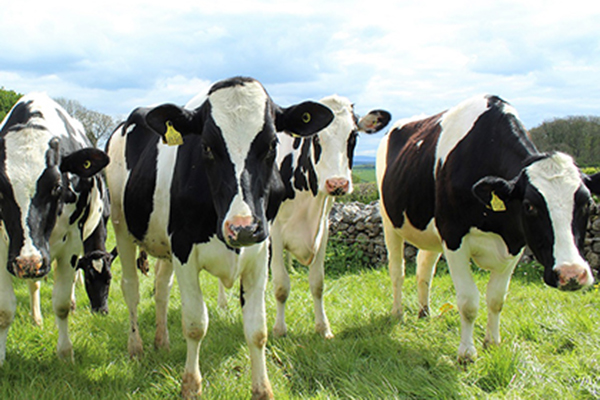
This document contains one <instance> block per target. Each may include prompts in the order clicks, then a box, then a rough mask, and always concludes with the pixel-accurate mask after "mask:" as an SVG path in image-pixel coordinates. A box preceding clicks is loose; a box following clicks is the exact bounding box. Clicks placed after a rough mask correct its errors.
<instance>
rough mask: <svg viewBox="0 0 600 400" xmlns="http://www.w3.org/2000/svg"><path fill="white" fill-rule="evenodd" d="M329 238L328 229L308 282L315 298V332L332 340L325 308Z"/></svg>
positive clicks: (312, 265)
mask: <svg viewBox="0 0 600 400" xmlns="http://www.w3.org/2000/svg"><path fill="white" fill-rule="evenodd" d="M327 238H328V234H327V228H325V229H324V233H323V236H322V239H321V244H320V246H319V251H318V252H317V254H316V255H315V258H314V260H313V262H312V263H311V264H310V266H309V270H308V281H309V284H310V292H311V294H312V297H313V303H314V308H315V330H316V331H317V333H319V334H321V336H323V337H324V338H325V339H331V338H333V333H332V332H331V327H330V326H329V320H328V319H327V315H326V314H325V306H324V304H323V289H324V283H323V282H324V278H325V269H324V262H325V249H326V247H327Z"/></svg>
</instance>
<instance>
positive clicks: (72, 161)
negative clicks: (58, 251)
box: [0, 126, 108, 278]
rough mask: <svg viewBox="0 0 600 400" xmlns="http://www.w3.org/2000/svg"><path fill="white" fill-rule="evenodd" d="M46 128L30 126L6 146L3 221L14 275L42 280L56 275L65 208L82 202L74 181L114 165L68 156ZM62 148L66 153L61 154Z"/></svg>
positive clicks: (0, 148)
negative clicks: (55, 238) (56, 240)
mask: <svg viewBox="0 0 600 400" xmlns="http://www.w3.org/2000/svg"><path fill="white" fill-rule="evenodd" d="M48 137H49V136H48V132H47V130H46V128H44V127H39V126H25V127H22V129H14V130H10V131H9V132H8V133H7V134H5V135H4V137H3V138H2V139H1V140H0V159H2V161H3V165H2V168H0V219H1V220H2V222H3V224H4V228H5V230H6V234H7V236H8V241H9V251H8V260H7V261H8V265H7V268H8V271H9V272H10V273H12V274H13V275H15V276H17V277H20V278H40V277H43V276H45V275H46V274H47V273H48V272H49V270H50V244H49V240H50V234H51V233H52V230H53V229H54V226H55V223H56V220H57V216H58V215H59V214H60V213H61V211H62V208H63V205H64V204H65V203H68V202H74V201H75V200H76V197H77V196H76V194H75V193H74V192H73V187H72V186H73V185H72V182H71V179H72V177H73V176H78V179H87V178H90V177H92V176H93V175H94V174H96V173H97V172H98V171H100V170H101V169H102V168H104V167H105V166H106V165H107V164H108V156H107V155H106V154H105V153H104V152H103V151H101V150H98V149H94V148H86V149H82V150H78V151H73V152H71V153H70V154H68V155H66V156H62V154H65V152H66V151H67V150H66V149H65V148H66V147H67V146H63V145H62V144H61V141H60V140H59V139H58V138H56V137H55V138H52V139H51V140H48ZM61 146H63V147H65V148H61Z"/></svg>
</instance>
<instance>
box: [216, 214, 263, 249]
mask: <svg viewBox="0 0 600 400" xmlns="http://www.w3.org/2000/svg"><path fill="white" fill-rule="evenodd" d="M224 227H225V241H226V242H227V244H228V245H230V246H232V247H244V246H250V245H253V244H256V243H259V242H262V241H263V240H265V239H266V237H267V235H266V233H265V230H264V229H263V227H262V224H261V223H260V222H256V221H255V220H254V218H252V217H239V216H236V217H233V218H232V219H230V220H227V221H225V224H224Z"/></svg>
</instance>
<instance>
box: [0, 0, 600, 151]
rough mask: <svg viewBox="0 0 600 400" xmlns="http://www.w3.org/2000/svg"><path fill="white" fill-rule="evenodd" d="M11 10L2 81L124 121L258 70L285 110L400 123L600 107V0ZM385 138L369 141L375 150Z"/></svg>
mask: <svg viewBox="0 0 600 400" xmlns="http://www.w3.org/2000/svg"><path fill="white" fill-rule="evenodd" d="M4 3H8V4H3V5H1V6H0V10H1V11H0V38H2V39H0V87H3V88H4V89H7V90H14V91H16V92H18V93H23V94H25V93H28V92H31V91H44V92H47V93H48V94H49V95H50V96H51V97H54V98H59V97H60V98H66V99H71V100H76V101H78V102H79V103H81V104H82V105H83V106H85V107H87V108H88V109H90V110H94V111H98V112H101V113H104V114H108V115H110V116H113V117H115V118H116V119H124V118H125V117H126V116H127V115H128V114H129V113H130V112H131V111H132V110H133V109H134V108H135V107H138V106H150V105H157V104H162V103H175V104H182V105H183V104H185V103H186V102H187V101H188V100H189V99H191V98H192V97H194V96H195V95H196V94H198V93H200V92H205V91H206V90H207V88H208V87H209V86H210V85H211V83H214V82H216V81H218V80H221V79H225V78H229V77H232V76H238V75H241V76H250V77H253V78H256V79H258V80H259V81H261V83H262V84H263V85H264V86H265V88H266V89H267V91H268V92H269V94H270V95H271V97H272V98H273V99H274V101H275V102H276V103H278V104H279V105H281V106H284V107H285V106H289V105H291V104H294V103H298V102H301V101H304V100H318V99H320V98H322V97H325V96H327V95H330V94H334V93H335V94H338V95H341V96H345V97H347V98H349V99H350V100H351V101H352V102H353V103H354V105H355V111H356V112H357V113H358V114H359V115H364V114H366V113H368V112H369V111H370V110H372V109H385V110H388V111H389V112H390V113H391V114H392V121H396V120H399V119H404V118H408V117H411V116H414V115H420V114H423V115H431V114H436V113H438V112H440V111H443V110H445V109H447V108H449V107H452V106H453V105H455V104H457V103H459V102H460V101H462V100H465V99H467V98H469V97H472V96H474V95H479V94H485V93H490V94H495V95H499V96H500V97H502V98H503V99H505V100H507V101H508V102H510V103H511V104H512V105H513V106H514V107H515V108H516V109H517V110H518V112H519V115H520V117H521V120H522V121H523V123H524V125H525V127H527V128H529V129H530V128H533V127H535V126H538V125H539V124H541V123H542V122H544V121H551V120H552V119H554V118H562V117H567V116H572V115H600V2H590V1H589V0H571V1H564V0H561V1H541V0H526V1H524V0H517V1H512V0H494V1H481V0H479V1H466V0H457V1H452V0H443V1H440V0H435V1H428V0H417V1H411V0H409V1H404V0H384V1H381V0H370V1H365V0H343V1H329V0H309V1H304V0H296V1H287V0H276V1H268V0H261V1H254V0H247V1H243V0H242V1H240V0H236V1H226V0H221V1H218V0H209V1H205V0H195V1H190V0H185V1H183V0H169V1H160V2H158V1H153V0H145V1H138V0H120V1H115V0H109V1H101V0H100V1H94V2H85V1H63V0H52V1H47V0H44V1H39V0H37V1H29V0H20V1H11V2H4ZM383 134H384V133H383V132H381V133H378V134H375V135H365V134H363V135H361V137H360V139H359V144H358V147H357V150H356V154H357V155H359V156H374V155H375V153H376V149H377V145H378V143H379V141H380V140H381V138H382V136H383Z"/></svg>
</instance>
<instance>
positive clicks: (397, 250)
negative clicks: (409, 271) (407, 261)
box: [383, 218, 404, 319]
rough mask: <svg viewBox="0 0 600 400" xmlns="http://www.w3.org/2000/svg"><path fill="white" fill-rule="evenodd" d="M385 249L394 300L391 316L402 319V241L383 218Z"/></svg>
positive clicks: (390, 224)
mask: <svg viewBox="0 0 600 400" xmlns="http://www.w3.org/2000/svg"><path fill="white" fill-rule="evenodd" d="M383 231H384V238H385V247H386V249H387V253H388V270H389V272H390V279H391V281H392V292H393V294H394V300H393V303H392V316H393V317H395V318H398V319H402V314H403V310H402V285H404V239H403V238H402V237H401V236H400V235H398V234H397V233H396V231H395V229H394V227H393V226H392V223H391V222H390V221H389V220H387V219H386V218H383Z"/></svg>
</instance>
